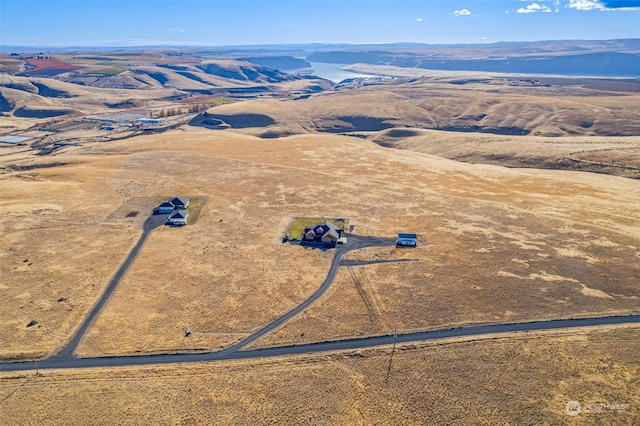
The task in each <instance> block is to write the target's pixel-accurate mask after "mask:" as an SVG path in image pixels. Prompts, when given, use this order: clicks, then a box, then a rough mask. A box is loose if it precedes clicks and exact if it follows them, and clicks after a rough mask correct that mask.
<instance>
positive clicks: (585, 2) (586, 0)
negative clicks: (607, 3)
mask: <svg viewBox="0 0 640 426" xmlns="http://www.w3.org/2000/svg"><path fill="white" fill-rule="evenodd" d="M567 7H569V8H571V9H577V10H593V9H598V10H602V9H604V8H605V7H604V5H603V4H602V3H600V2H599V1H598V0H569V4H568V5H567Z"/></svg>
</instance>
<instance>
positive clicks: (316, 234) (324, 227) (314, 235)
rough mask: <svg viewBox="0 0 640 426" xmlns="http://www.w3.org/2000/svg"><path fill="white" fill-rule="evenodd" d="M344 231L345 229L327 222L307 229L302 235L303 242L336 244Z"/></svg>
mask: <svg viewBox="0 0 640 426" xmlns="http://www.w3.org/2000/svg"><path fill="white" fill-rule="evenodd" d="M343 231H344V229H342V228H338V227H337V226H336V225H334V224H333V223H331V222H329V221H326V220H325V221H322V222H318V223H316V224H315V225H313V226H308V227H306V228H305V230H304V232H303V233H302V240H303V241H315V242H322V243H333V244H336V243H337V242H338V240H339V239H340V237H341V236H342V232H343Z"/></svg>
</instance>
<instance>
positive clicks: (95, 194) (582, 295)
mask: <svg viewBox="0 0 640 426" xmlns="http://www.w3.org/2000/svg"><path fill="white" fill-rule="evenodd" d="M184 129H185V130H178V131H173V132H167V133H164V134H162V135H152V136H147V137H139V138H133V139H128V140H125V141H119V142H111V143H108V144H104V143H103V144H89V145H86V146H83V147H71V148H69V150H68V151H66V152H62V153H60V154H57V155H55V160H56V162H59V163H61V164H65V165H58V166H57V167H47V168H35V169H32V170H22V171H12V172H9V173H5V174H4V175H3V186H2V188H3V194H2V195H3V198H4V200H5V202H6V205H7V212H6V214H5V216H4V221H3V224H2V225H3V234H4V235H5V238H4V240H3V242H2V244H3V245H4V246H5V247H4V250H3V252H4V253H7V254H5V256H6V257H7V260H8V261H7V262H3V263H2V265H3V268H4V271H3V276H5V277H10V279H7V280H6V281H5V283H4V287H5V289H4V292H5V295H6V297H4V298H3V300H6V301H8V303H7V304H5V305H4V306H3V309H5V314H3V316H4V317H6V318H11V321H10V322H9V323H8V325H9V326H7V327H4V328H3V330H2V331H3V333H4V336H3V340H5V341H7V342H9V343H8V345H6V346H5V347H4V356H5V357H15V356H16V354H24V355H26V356H38V355H42V354H43V353H47V352H51V351H54V350H55V348H56V347H60V345H61V343H62V342H64V341H65V339H66V338H68V336H69V333H70V331H71V330H72V329H73V328H74V327H75V326H77V324H78V321H79V319H80V318H82V316H83V315H84V313H85V312H86V311H87V309H88V307H89V306H90V305H91V304H92V303H93V301H94V300H95V299H96V297H97V295H98V294H99V293H100V291H101V289H102V288H104V286H105V285H106V283H107V282H108V279H109V277H110V275H111V274H112V273H113V272H114V270H115V267H116V266H117V265H118V264H119V263H120V262H121V261H122V259H123V258H124V256H125V254H126V253H127V251H128V249H129V247H130V246H131V244H133V243H134V242H135V240H136V238H137V237H138V235H139V232H140V231H139V228H138V227H134V226H132V225H128V224H127V222H126V221H119V222H118V221H113V213H114V212H115V211H118V210H119V211H120V212H121V215H122V216H126V213H127V212H128V210H131V209H127V208H123V207H122V206H123V205H125V204H126V203H127V201H128V200H129V199H131V198H132V197H163V196H167V195H172V194H177V195H184V196H206V197H208V200H207V202H206V203H205V204H204V205H203V207H202V210H201V212H200V217H199V219H198V221H197V222H196V223H194V224H192V225H190V226H187V227H184V228H180V229H159V230H157V231H155V233H154V234H152V235H151V237H150V239H149V241H148V242H147V245H146V246H145V248H144V249H143V251H142V253H141V254H140V256H139V257H138V259H137V261H136V262H135V263H134V265H133V266H132V267H131V269H130V271H129V273H128V275H127V276H126V277H125V279H124V280H123V282H122V283H121V285H120V287H119V288H118V289H117V290H116V292H115V294H114V295H113V298H112V299H111V302H110V303H109V304H108V305H107V307H106V308H105V310H104V311H103V313H102V314H101V315H100V317H99V318H98V320H97V321H96V323H95V326H94V327H93V328H92V329H91V330H90V332H89V334H88V335H87V337H86V339H85V344H84V345H81V347H80V352H81V353H82V354H84V355H99V354H103V353H109V354H113V353H133V352H137V351H141V352H157V351H166V350H212V349H216V348H219V347H220V346H224V345H228V344H229V343H230V342H233V341H235V340H238V339H239V338H240V337H242V336H243V335H246V333H249V332H251V331H254V330H256V329H257V328H259V327H260V326H261V325H263V324H265V323H266V322H268V321H269V320H271V319H274V318H275V317H277V316H278V315H280V314H282V313H283V312H285V311H286V310H288V309H290V308H291V307H293V306H295V305H296V304H298V303H300V302H301V301H302V300H304V298H306V297H307V296H308V295H309V294H311V292H312V291H313V290H314V289H315V288H316V287H317V286H318V285H319V284H320V283H321V282H322V280H323V278H324V276H325V274H326V271H327V268H328V264H329V261H330V258H331V253H330V252H318V251H312V250H303V249H301V248H300V247H296V246H289V245H282V244H280V243H277V242H274V239H275V240H276V241H277V237H278V236H280V235H279V232H281V227H280V223H281V222H282V220H283V218H286V217H289V216H291V215H318V216H323V215H333V216H348V217H353V218H355V219H356V220H357V226H356V228H355V232H357V233H359V234H364V235H374V236H382V237H393V236H394V235H395V234H396V233H397V232H401V231H406V230H410V231H414V232H417V233H418V234H419V235H420V238H421V247H419V248H418V249H416V250H413V251H410V252H407V251H402V252H394V253H389V254H384V255H383V256H390V257H393V256H398V257H404V256H409V257H411V258H412V259H415V261H413V262H410V263H403V264H385V265H373V266H365V267H361V268H360V269H359V268H353V269H354V270H355V271H354V273H356V274H363V275H364V277H363V278H362V279H363V280H365V282H366V283H368V284H365V286H367V288H366V290H365V291H367V292H369V297H370V298H371V299H372V300H374V301H377V302H378V309H380V315H381V318H382V321H381V322H380V324H379V325H378V326H376V327H375V328H374V329H371V331H372V332H374V333H375V334H378V333H388V332H389V331H390V330H391V329H392V328H397V329H398V330H403V331H405V330H415V329H422V328H430V327H435V326H443V325H450V324H459V323H474V322H500V321H504V320H509V321H513V320H530V319H542V318H557V317H568V316H590V315H602V314H611V313H626V312H628V313H630V312H635V311H636V310H637V300H638V299H637V298H638V296H639V294H638V288H637V285H636V284H637V280H638V276H639V271H638V266H637V265H638V261H637V259H638V257H639V248H638V247H640V243H639V242H638V239H639V238H640V235H639V234H638V228H637V226H636V225H637V218H638V217H640V211H639V209H640V205H638V203H637V200H638V199H640V184H639V183H638V182H637V181H635V180H630V179H624V178H619V177H612V176H604V175H596V174H585V173H575V172H562V171H540V170H533V169H505V168H502V167H497V166H488V165H475V166H470V165H466V164H462V163H458V162H454V161H450V160H445V159H442V158H438V157H432V156H428V155H424V154H416V153H412V152H409V151H402V150H395V151H392V150H389V149H386V148H382V147H379V146H377V145H376V144H374V143H371V142H367V141H362V140H359V139H354V138H351V137H346V136H330V135H306V136H295V137H290V138H284V139H274V140H261V139H258V138H254V137H251V136H245V135H241V134H237V133H233V132H231V131H211V130H206V129H198V128H184ZM16 155H17V154H16ZM11 158H12V157H11V156H9V157H8V159H7V160H5V161H6V162H8V161H9V159H11ZM53 158H54V157H43V158H42V159H39V160H33V159H30V160H23V161H22V162H19V161H16V162H15V164H31V163H38V162H40V163H42V165H47V163H49V162H51V161H52V159H53ZM327 159H331V165H332V167H331V168H330V169H327V168H325V167H319V166H318V165H319V164H323V163H324V162H325V161H327ZM45 160H46V161H45ZM13 161H15V158H13ZM32 166H33V165H32ZM328 188H330V190H328V192H327V193H328V194H330V196H321V195H320V194H324V192H325V191H326V190H327V189H328ZM70 192H72V193H73V194H74V197H73V198H69V197H67V194H69V193H70ZM141 214H144V212H142V213H141ZM122 219H123V220H124V219H126V218H125V217H123V218H122ZM130 220H133V219H130ZM34 241H39V242H38V243H37V244H34ZM61 256H62V258H61ZM365 256H366V255H365ZM5 265H6V266H5ZM88 265H89V266H88ZM345 273H346V272H345V271H342V272H341V277H340V279H339V282H338V283H337V285H336V288H335V290H334V291H340V290H338V289H340V288H341V285H342V286H344V285H347V286H349V285H350V284H349V283H350V281H349V279H347V278H345V275H344V274H345ZM346 277H348V275H347V276H346ZM345 280H346V281H345ZM9 284H10V285H9ZM352 284H353V280H352V281H351V285H352ZM342 291H351V296H350V297H338V298H336V299H335V300H336V301H337V303H338V305H337V307H336V308H338V311H337V312H336V311H335V310H334V309H333V307H332V306H331V304H332V303H334V302H332V301H331V300H332V299H331V293H329V294H328V295H327V301H326V302H323V303H321V304H319V305H318V308H316V307H311V308H310V310H309V312H308V313H307V314H311V313H313V312H315V310H316V309H320V312H325V313H324V314H322V313H320V316H321V317H326V318H331V320H332V321H339V320H340V318H341V315H350V314H349V308H351V307H353V306H365V305H362V303H363V302H361V301H360V300H359V299H358V296H357V293H354V292H353V291H352V290H348V289H346V290H342ZM469 294H473V297H469ZM60 298H64V299H65V300H63V301H60V302H58V300H59V299H60ZM9 301H11V302H9ZM351 302H353V303H351ZM326 303H329V305H328V309H326V310H323V309H324V306H326V305H325V304H326ZM16 306H18V310H17V313H16V310H15V307H16ZM10 312H11V313H10ZM314 315H316V314H314ZM301 318H302V319H300V320H299V321H304V319H303V318H304V316H302V317H301ZM367 318H368V317H367ZM32 319H35V320H37V321H38V324H37V326H35V327H34V326H32V327H26V325H27V324H28V323H29V322H30V321H31V320H32ZM295 321H296V320H294V324H295ZM346 324H348V325H346V327H347V328H351V329H354V332H355V333H356V334H358V335H359V334H361V333H360V332H358V329H359V327H360V325H359V323H353V324H350V323H349V322H346ZM291 327H294V328H295V326H294V325H291ZM186 328H189V329H192V330H193V331H194V332H195V333H194V338H193V339H186V338H184V335H183V332H184V329H186ZM283 330H284V331H283V332H285V331H286V327H285V329H283ZM300 332H304V328H303V329H302V330H300ZM276 333H278V331H276ZM295 333H298V331H295ZM338 335H339V336H342V334H340V333H338ZM311 336H314V334H313V332H312V333H311ZM331 337H336V336H335V334H334V333H332V332H331V329H329V333H328V334H327V335H326V336H325V338H331ZM318 338H321V336H318ZM287 339H288V338H285V339H284V342H286V341H287ZM271 343H273V342H271ZM29 354H31V355H29Z"/></svg>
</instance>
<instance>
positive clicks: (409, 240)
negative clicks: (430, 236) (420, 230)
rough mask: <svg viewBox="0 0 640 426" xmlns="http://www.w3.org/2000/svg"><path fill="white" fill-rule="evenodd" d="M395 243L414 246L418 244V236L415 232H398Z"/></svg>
mask: <svg viewBox="0 0 640 426" xmlns="http://www.w3.org/2000/svg"><path fill="white" fill-rule="evenodd" d="M396 245H398V246H402V247H415V246H416V245H418V236H417V235H416V234H410V233H400V234H398V239H397V240H396Z"/></svg>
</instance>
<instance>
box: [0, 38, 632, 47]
mask: <svg viewBox="0 0 640 426" xmlns="http://www.w3.org/2000/svg"><path fill="white" fill-rule="evenodd" d="M625 40H630V41H633V40H637V41H639V42H640V37H627V38H613V39H596V38H590V39H553V40H552V39H539V40H502V41H494V42H469V43H423V42H414V41H393V42H374V43H367V42H362V43H323V42H309V43H269V44H229V45H213V44H212V45H208V44H172V43H165V44H140V45H133V44H132V45H68V46H56V45H18V44H11V45H4V44H0V49H2V50H7V49H10V48H16V49H54V50H70V49H91V50H95V49H106V50H111V49H165V48H169V49H173V48H176V49H180V48H183V49H189V48H194V49H209V48H213V49H233V48H253V47H255V48H262V47H265V48H269V47H283V48H284V47H291V48H295V47H300V48H302V47H306V46H308V47H312V46H328V47H330V46H353V47H358V46H394V45H398V46H405V45H417V46H447V47H449V46H474V45H483V46H491V45H498V44H528V43H553V42H561V43H564V42H569V43H570V42H607V41H612V42H613V41H625Z"/></svg>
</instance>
